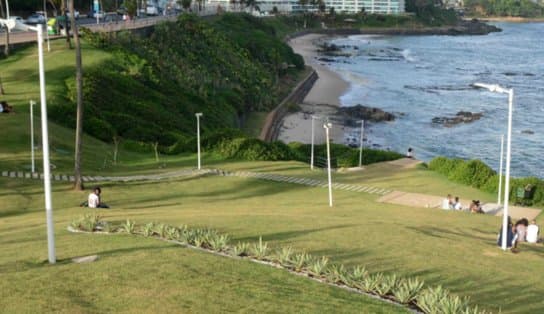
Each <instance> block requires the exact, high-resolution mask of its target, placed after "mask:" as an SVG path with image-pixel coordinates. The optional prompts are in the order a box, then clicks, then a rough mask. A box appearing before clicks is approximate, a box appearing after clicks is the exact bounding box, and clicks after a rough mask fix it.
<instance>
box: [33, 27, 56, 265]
mask: <svg viewBox="0 0 544 314" xmlns="http://www.w3.org/2000/svg"><path fill="white" fill-rule="evenodd" d="M36 31H37V32H38V62H39V66H40V101H41V104H40V105H41V106H40V108H41V111H42V117H41V118H42V150H43V187H44V190H45V215H46V220H47V248H48V253H49V254H48V257H49V263H50V264H55V262H56V258H55V233H54V232H55V230H54V225H53V206H52V199H51V168H50V165H49V135H48V129H47V103H46V97H45V74H44V62H43V29H42V27H41V26H39V25H38V26H37V27H36Z"/></svg>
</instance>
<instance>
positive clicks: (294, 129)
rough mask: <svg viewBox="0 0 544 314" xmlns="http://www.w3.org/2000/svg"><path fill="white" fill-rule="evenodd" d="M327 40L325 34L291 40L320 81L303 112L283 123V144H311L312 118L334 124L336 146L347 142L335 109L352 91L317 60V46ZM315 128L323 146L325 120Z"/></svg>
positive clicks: (333, 133)
mask: <svg viewBox="0 0 544 314" xmlns="http://www.w3.org/2000/svg"><path fill="white" fill-rule="evenodd" d="M325 38H326V35H321V34H308V35H305V36H302V37H297V38H294V39H291V40H290V41H289V42H288V44H289V45H290V46H291V47H292V48H293V50H294V51H295V52H296V53H298V54H300V55H301V56H302V57H303V58H304V62H305V63H306V65H309V66H311V67H313V68H314V69H315V70H316V72H317V74H318V76H319V79H318V80H317V82H316V83H315V84H314V86H313V88H312V90H311V91H310V92H309V93H308V95H307V96H306V98H305V99H304V104H302V105H301V108H302V110H301V112H297V113H293V114H290V115H288V116H287V117H285V119H284V120H283V125H282V128H281V130H280V134H279V138H278V139H279V140H281V141H283V142H286V143H289V142H302V143H310V141H311V128H312V117H311V116H312V115H315V116H318V117H320V118H322V119H329V121H330V122H331V123H332V124H333V129H332V132H331V141H332V142H334V143H343V142H344V133H345V128H344V127H343V126H342V125H339V124H338V123H337V122H338V121H335V119H334V116H333V115H334V113H335V112H336V110H335V108H334V106H337V107H338V106H340V105H341V103H340V97H341V96H342V95H343V94H344V93H345V92H346V91H347V89H348V88H349V83H348V82H346V81H345V80H343V79H342V77H340V75H339V74H337V73H335V72H333V71H331V70H330V69H328V68H327V67H326V66H325V65H322V64H320V63H319V62H318V61H317V60H316V59H315V57H316V56H317V49H318V48H317V46H316V45H315V43H316V42H318V41H320V40H323V39H325ZM314 127H315V142H316V143H323V142H324V141H325V130H324V128H323V121H317V120H315V125H314Z"/></svg>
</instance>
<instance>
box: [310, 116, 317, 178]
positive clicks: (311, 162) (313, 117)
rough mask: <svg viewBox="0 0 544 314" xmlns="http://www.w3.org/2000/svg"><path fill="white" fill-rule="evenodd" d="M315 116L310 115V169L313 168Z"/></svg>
mask: <svg viewBox="0 0 544 314" xmlns="http://www.w3.org/2000/svg"><path fill="white" fill-rule="evenodd" d="M315 118H316V116H313V115H312V139H311V143H312V152H311V153H310V169H311V170H314V134H315V133H314V119H315Z"/></svg>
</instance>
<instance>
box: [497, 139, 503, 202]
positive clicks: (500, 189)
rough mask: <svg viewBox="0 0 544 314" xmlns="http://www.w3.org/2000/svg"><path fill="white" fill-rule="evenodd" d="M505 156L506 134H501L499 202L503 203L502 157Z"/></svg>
mask: <svg viewBox="0 0 544 314" xmlns="http://www.w3.org/2000/svg"><path fill="white" fill-rule="evenodd" d="M503 156H504V134H501V156H500V158H499V160H500V164H499V193H498V194H497V204H499V205H501V192H502V157H503Z"/></svg>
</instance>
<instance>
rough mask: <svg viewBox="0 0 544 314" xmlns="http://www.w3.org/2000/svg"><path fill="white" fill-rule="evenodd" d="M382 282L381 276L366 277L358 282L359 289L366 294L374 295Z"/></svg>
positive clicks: (378, 274) (380, 274) (379, 274)
mask: <svg viewBox="0 0 544 314" xmlns="http://www.w3.org/2000/svg"><path fill="white" fill-rule="evenodd" d="M382 280H383V274H382V273H377V274H374V275H370V276H366V277H364V278H363V279H362V280H361V281H359V288H361V289H363V291H365V292H368V293H375V292H376V289H377V287H378V284H379V283H380V282H381V281H382Z"/></svg>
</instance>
